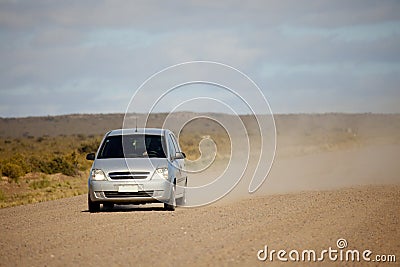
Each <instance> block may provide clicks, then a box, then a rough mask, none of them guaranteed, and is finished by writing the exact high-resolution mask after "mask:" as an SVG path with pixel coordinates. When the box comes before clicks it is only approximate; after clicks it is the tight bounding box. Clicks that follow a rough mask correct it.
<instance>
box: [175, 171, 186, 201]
mask: <svg viewBox="0 0 400 267" xmlns="http://www.w3.org/2000/svg"><path fill="white" fill-rule="evenodd" d="M186 187H187V178H186V182H185V188H186ZM176 204H177V205H178V206H185V205H186V189H184V191H183V196H182V197H180V198H178V199H177V200H176Z"/></svg>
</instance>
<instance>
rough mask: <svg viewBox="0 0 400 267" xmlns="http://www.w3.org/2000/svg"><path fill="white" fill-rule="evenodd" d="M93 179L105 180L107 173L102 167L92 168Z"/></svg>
mask: <svg viewBox="0 0 400 267" xmlns="http://www.w3.org/2000/svg"><path fill="white" fill-rule="evenodd" d="M92 179H93V180H96V181H104V180H107V179H106V175H105V174H104V172H103V171H102V170H100V169H93V170H92Z"/></svg>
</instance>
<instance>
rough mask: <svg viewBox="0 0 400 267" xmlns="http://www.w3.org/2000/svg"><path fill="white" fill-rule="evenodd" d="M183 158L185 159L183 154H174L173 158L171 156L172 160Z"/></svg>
mask: <svg viewBox="0 0 400 267" xmlns="http://www.w3.org/2000/svg"><path fill="white" fill-rule="evenodd" d="M184 158H186V155H185V153H183V152H176V153H175V156H173V160H175V159H184Z"/></svg>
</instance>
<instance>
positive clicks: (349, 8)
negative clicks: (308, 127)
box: [0, 0, 400, 117]
mask: <svg viewBox="0 0 400 267" xmlns="http://www.w3.org/2000/svg"><path fill="white" fill-rule="evenodd" d="M0 59H1V60H0V117H24V116H47V115H60V114H71V113H123V112H125V111H126V110H127V107H128V105H129V103H130V99H131V98H132V96H133V95H134V94H135V92H136V90H138V88H139V87H140V85H141V84H142V83H143V82H144V81H145V80H146V79H148V78H149V77H150V76H151V75H153V74H155V73H157V72H159V71H161V70H162V69H164V68H166V67H169V66H171V65H175V64H179V63H182V62H188V61H193V60H201V61H202V60H205V61H214V62H220V63H223V64H226V65H229V66H232V67H234V68H235V69H237V70H240V71H241V72H243V73H244V74H246V75H247V76H248V77H249V78H251V79H252V80H253V81H254V82H255V83H256V84H257V85H258V87H259V88H260V90H261V91H262V93H263V94H264V96H265V98H266V99H267V100H268V102H269V104H270V107H271V109H272V112H274V113H324V112H346V113H359V112H373V113H399V112H400V101H399V100H400V2H399V1H397V0H394V1H386V0H381V1H369V0H352V1H348V0H343V1H342V0H325V1H324V0H318V1H312V0H307V1H305V0H294V1H285V0H283V1H265V0H263V1H207V0H203V1H190V0H189V1H151V0H150V1H98V0H88V1H73V0H72V1H48V0H46V1H44V0H43V1H41V0H36V1H19V0H14V1H4V0H0ZM225 78H226V77H225ZM206 87H207V88H206ZM191 88H193V86H192V87H191V86H188V87H187V88H185V90H183V89H182V90H180V91H176V95H175V96H173V98H175V99H182V101H185V100H187V99H190V98H191V97H194V96H195V94H194V93H193V90H191ZM196 88H199V87H196ZM214 89H215V90H214ZM214 89H213V86H211V85H204V91H203V92H207V93H204V94H207V95H209V96H210V97H217V98H218V99H219V100H221V101H224V100H226V99H229V98H231V97H232V96H231V95H230V96H224V95H223V94H221V92H220V90H218V88H214ZM146 90H147V91H146V93H147V94H148V96H149V97H150V96H151V95H152V94H154V93H155V91H154V92H153V91H152V89H151V87H149V88H147V89H146ZM198 90H202V89H198ZM143 95H144V99H141V101H139V104H138V105H137V106H135V107H133V108H132V107H130V110H134V111H137V112H147V111H146V110H144V106H141V105H140V103H144V102H145V101H146V94H143ZM170 97H171V96H170ZM227 101H228V102H229V100H227ZM178 102H179V101H178ZM230 105H233V106H234V105H236V104H235V102H231V103H230ZM195 106H196V108H194V107H195ZM199 106H200V107H199ZM163 107H164V106H163ZM172 108H173V107H171V106H170V105H165V108H164V110H163V108H162V107H160V108H159V110H160V111H166V112H168V111H169V109H172ZM188 109H190V105H189V107H188ZM193 109H197V110H194V111H199V110H198V109H201V111H212V110H208V107H207V105H202V106H201V105H193Z"/></svg>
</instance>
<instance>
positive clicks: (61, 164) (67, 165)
mask: <svg viewBox="0 0 400 267" xmlns="http://www.w3.org/2000/svg"><path fill="white" fill-rule="evenodd" d="M41 171H42V172H44V173H47V174H54V173H62V174H65V175H68V176H74V175H75V174H76V173H77V168H76V166H74V164H73V163H71V162H69V161H68V160H67V159H65V158H64V157H59V156H57V157H54V158H53V159H52V160H50V161H47V162H42V164H41Z"/></svg>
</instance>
